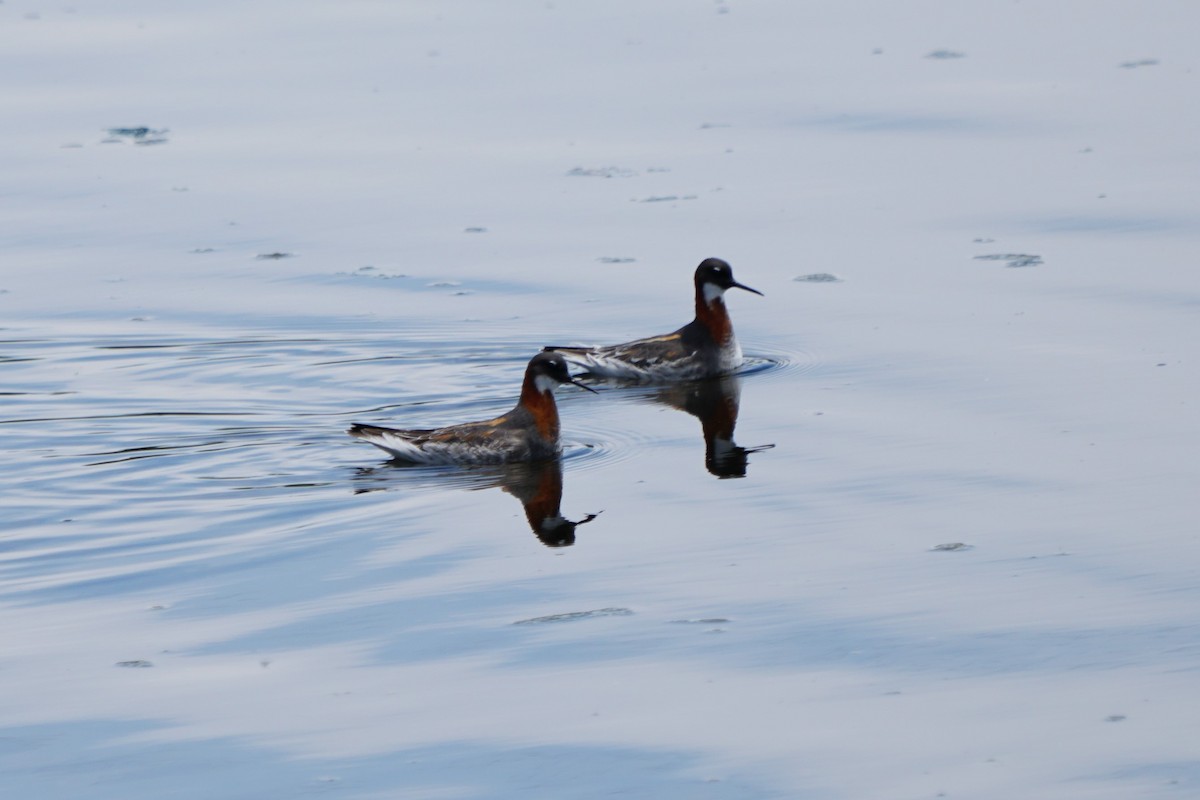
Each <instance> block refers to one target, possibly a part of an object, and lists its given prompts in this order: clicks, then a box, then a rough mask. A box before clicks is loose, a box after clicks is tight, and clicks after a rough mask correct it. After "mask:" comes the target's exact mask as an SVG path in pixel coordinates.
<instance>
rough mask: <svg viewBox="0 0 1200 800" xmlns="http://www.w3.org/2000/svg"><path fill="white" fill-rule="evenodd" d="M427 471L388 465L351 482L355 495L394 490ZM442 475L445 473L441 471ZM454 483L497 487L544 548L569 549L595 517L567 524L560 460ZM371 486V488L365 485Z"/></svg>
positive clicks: (467, 472) (466, 475)
mask: <svg viewBox="0 0 1200 800" xmlns="http://www.w3.org/2000/svg"><path fill="white" fill-rule="evenodd" d="M429 472H430V468H428V467H420V466H414V465H410V464H407V463H403V462H394V461H393V462H389V463H388V464H386V465H384V466H382V467H360V468H358V469H357V470H356V471H355V476H354V480H355V481H356V482H357V483H359V486H358V487H357V488H356V489H355V490H354V492H355V494H362V493H364V492H375V491H381V490H387V489H391V488H395V487H397V486H398V485H400V484H401V483H403V484H404V485H406V486H412V485H413V482H412V481H411V480H409V479H410V478H416V477H417V475H416V474H414V473H422V474H426V475H427V474H428V473H429ZM441 472H442V474H443V475H444V470H443V471H441ZM452 474H453V476H454V479H455V480H457V481H461V482H462V483H463V484H464V488H467V489H471V490H478V489H492V488H496V487H499V488H500V489H501V490H502V491H504V492H506V493H508V494H511V495H512V496H513V497H515V498H517V499H518V500H520V501H521V505H522V506H523V507H524V509H525V519H526V520H528V522H529V528H530V530H532V531H533V533H534V535H535V536H537V538H538V539H539V540H540V541H541V542H542V544H544V545H546V546H547V547H569V546H570V545H573V544H575V528H577V527H578V526H580V525H583V524H585V523H588V522H591V521H592V520H594V519H595V518H596V516H597V514H588V515H587V516H585V517H584V518H583V519H581V520H577V521H573V520H569V519H567V518H566V517H564V516H563V515H562V510H561V505H562V493H563V465H562V459H561V458H552V459H548V460H545V461H530V462H519V463H515V464H504V465H497V466H487V467H475V468H465V469H456V470H455V471H454V472H453V473H452ZM367 484H370V485H367Z"/></svg>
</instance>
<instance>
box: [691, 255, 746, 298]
mask: <svg viewBox="0 0 1200 800" xmlns="http://www.w3.org/2000/svg"><path fill="white" fill-rule="evenodd" d="M696 289H698V290H699V291H701V292H703V294H704V296H705V298H706V299H711V297H713V296H716V297H719V296H720V295H722V294H724V293H725V290H726V289H745V290H746V291H747V292H754V293H755V294H757V295H761V294H762V292H760V291H759V290H758V289H751V288H750V287H749V286H746V285H744V284H741V283H738V282H737V281H735V280H734V279H733V267H731V266H729V262H728V261H723V260H721V259H719V258H706V259H704V260H703V261H701V262H700V266H698V267H696Z"/></svg>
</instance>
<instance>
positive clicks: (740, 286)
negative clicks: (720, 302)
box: [730, 281, 766, 297]
mask: <svg viewBox="0 0 1200 800" xmlns="http://www.w3.org/2000/svg"><path fill="white" fill-rule="evenodd" d="M730 288H733V289H745V290H746V291H747V292H754V293H755V294H756V295H758V296H759V297H765V296H766V295H764V294H763V293H762V292H760V291H759V290H758V289H751V288H750V287H749V286H747V285H745V284H744V283H738V282H737V281H734V282H733V283H732V284H730Z"/></svg>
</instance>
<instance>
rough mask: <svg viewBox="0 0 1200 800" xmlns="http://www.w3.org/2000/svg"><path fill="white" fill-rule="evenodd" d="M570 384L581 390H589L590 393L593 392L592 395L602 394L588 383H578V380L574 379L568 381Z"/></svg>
mask: <svg viewBox="0 0 1200 800" xmlns="http://www.w3.org/2000/svg"><path fill="white" fill-rule="evenodd" d="M568 383H572V384H574V385H576V386H578V387H579V388H580V389H587V390H588V391H589V392H591V393H592V394H600V393H599V392H597V391H596V390H595V389H593V388H592V387H590V386H588V385H587V384H586V383H582V382H580V381H577V380H575V379H574V378H572V379H571V380H569V381H568Z"/></svg>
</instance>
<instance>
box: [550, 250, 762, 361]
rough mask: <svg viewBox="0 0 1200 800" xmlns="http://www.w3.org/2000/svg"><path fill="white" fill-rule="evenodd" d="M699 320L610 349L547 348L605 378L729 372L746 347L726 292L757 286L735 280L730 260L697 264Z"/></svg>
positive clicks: (754, 290)
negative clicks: (732, 317) (735, 327)
mask: <svg viewBox="0 0 1200 800" xmlns="http://www.w3.org/2000/svg"><path fill="white" fill-rule="evenodd" d="M695 281H696V318H695V319H693V320H692V321H691V322H689V323H688V324H687V325H684V326H683V327H682V328H680V329H679V330H677V331H675V332H674V333H668V334H666V335H665V336H651V337H649V338H647V339H637V340H635V341H632V342H625V343H624V344H614V345H609V346H605V347H547V348H545V349H546V350H548V351H550V352H555V353H562V354H563V356H564V357H565V358H566V359H567V361H569V362H571V363H572V364H575V365H577V366H579V367H582V368H583V369H586V370H587V371H588V372H589V373H591V374H593V375H597V376H600V377H605V378H620V379H624V380H636V381H680V380H692V379H695V378H709V377H713V376H716V375H726V374H728V373H730V372H733V371H734V370H736V369H737V368H738V367H740V366H741V365H742V348H741V346H740V345H738V341H737V337H736V336H734V335H733V323H732V322H730V320H729V312H728V311H726V310H725V290H726V289H745V290H746V291H747V292H754V293H755V294H757V295H761V294H762V292H760V291H758V290H757V289H751V288H750V287H749V286H743V285H742V284H740V283H738V282H737V281H735V280H734V279H733V270H732V269H731V268H730V266H729V264H728V263H726V262H725V261H722V260H721V259H719V258H706V259H704V261H701V262H700V266H698V267H696V277H695Z"/></svg>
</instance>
